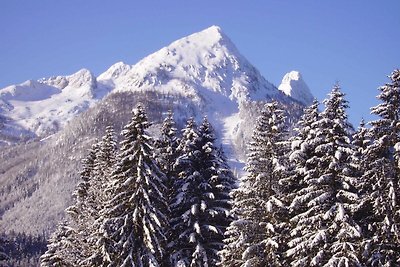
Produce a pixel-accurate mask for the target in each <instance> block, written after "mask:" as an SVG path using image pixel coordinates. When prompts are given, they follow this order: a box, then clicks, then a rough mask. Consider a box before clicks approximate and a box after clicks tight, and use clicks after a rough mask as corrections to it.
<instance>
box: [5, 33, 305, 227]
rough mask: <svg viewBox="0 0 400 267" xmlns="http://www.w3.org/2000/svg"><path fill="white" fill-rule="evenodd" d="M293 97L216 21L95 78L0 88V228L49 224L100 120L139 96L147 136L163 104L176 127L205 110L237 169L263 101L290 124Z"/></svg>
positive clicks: (83, 75)
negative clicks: (274, 102)
mask: <svg viewBox="0 0 400 267" xmlns="http://www.w3.org/2000/svg"><path fill="white" fill-rule="evenodd" d="M293 97H294V95H287V94H285V93H283V92H282V91H280V90H278V88H276V87H275V86H274V85H273V84H271V83H270V82H268V81H267V80H266V79H265V78H264V77H263V76H262V75H261V74H260V72H259V71H258V70H257V69H256V68H255V67H254V66H252V65H251V64H250V62H248V60H246V59H245V58H244V57H243V56H242V55H241V54H240V53H239V51H238V50H237V48H236V47H235V45H234V44H233V43H232V41H231V40H230V39H229V38H228V37H227V36H226V35H225V34H224V33H223V32H222V31H221V29H220V28H219V27H217V26H212V27H210V28H207V29H205V30H203V31H201V32H198V33H195V34H192V35H190V36H187V37H184V38H182V39H180V40H177V41H175V42H173V43H172V44H170V45H169V46H167V47H164V48H162V49H161V50H159V51H157V52H155V53H153V54H151V55H149V56H147V57H146V58H144V59H142V60H141V61H139V62H138V63H137V64H135V65H132V66H131V65H127V64H125V63H122V62H119V63H116V64H114V65H113V66H111V67H110V68H109V69H108V70H107V71H105V72H104V73H102V74H101V75H99V76H98V77H95V76H94V75H93V74H91V73H90V71H88V70H81V71H79V72H77V73H75V74H73V75H70V76H58V77H52V78H49V79H42V80H40V81H28V82H25V83H23V84H21V85H13V86H9V87H6V88H4V89H1V90H0V123H1V124H0V139H1V140H3V147H2V149H0V162H1V164H0V184H2V185H4V186H2V187H1V188H0V230H3V231H11V230H14V231H17V232H26V233H42V232H43V231H44V232H49V231H51V230H52V229H53V228H54V225H55V223H56V222H57V221H58V220H60V218H62V217H63V216H64V212H63V211H64V209H65V207H66V206H68V205H69V204H70V203H71V200H72V199H71V194H72V192H73V190H74V188H75V186H76V184H77V182H78V180H79V175H78V173H79V169H80V167H81V166H80V160H81V158H82V157H83V156H84V155H85V153H86V150H87V149H88V148H89V147H90V145H91V144H92V143H93V142H94V140H95V139H96V138H99V137H101V136H102V135H103V134H104V129H105V127H106V126H107V125H113V126H114V127H115V129H116V131H117V132H118V131H120V130H121V129H122V127H123V125H124V124H125V123H126V122H128V120H129V117H130V116H131V110H132V108H134V107H135V106H136V104H137V103H142V104H144V106H145V107H146V110H147V112H148V116H149V119H150V120H151V121H153V122H154V125H153V127H152V128H151V129H150V130H151V131H152V133H153V134H154V135H157V134H158V129H157V126H158V125H159V124H160V123H161V122H162V120H163V117H164V115H165V113H166V111H167V110H168V109H172V110H173V112H174V116H175V119H176V121H177V124H178V126H180V127H181V126H183V125H184V123H185V121H186V119H187V118H188V117H190V116H192V117H194V118H195V119H196V120H198V121H199V120H200V119H201V118H202V117H203V116H204V115H207V116H208V119H209V120H210V121H211V122H212V124H213V126H214V127H215V130H216V134H217V137H218V138H219V140H220V142H221V145H222V146H223V147H224V149H225V151H226V154H227V156H228V158H229V159H230V163H231V164H232V167H234V168H237V169H240V168H241V166H242V165H241V160H243V159H244V157H245V151H246V146H245V144H246V142H247V140H249V138H250V136H251V133H252V128H253V126H254V122H255V118H256V117H257V115H258V114H259V112H260V109H261V108H262V106H263V105H264V103H265V102H267V101H271V100H272V99H276V100H278V101H279V102H280V103H281V105H282V106H283V108H284V110H285V112H286V114H287V116H288V118H289V119H288V123H289V124H290V123H293V122H295V121H296V120H297V118H298V117H299V116H300V114H301V113H302V109H303V107H304V104H303V103H302V102H301V101H299V100H298V99H297V100H296V99H294V98H293ZM21 136H22V138H21Z"/></svg>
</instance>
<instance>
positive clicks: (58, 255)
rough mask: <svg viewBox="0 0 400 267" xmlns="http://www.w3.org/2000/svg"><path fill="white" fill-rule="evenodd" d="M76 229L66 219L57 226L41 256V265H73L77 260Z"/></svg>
mask: <svg viewBox="0 0 400 267" xmlns="http://www.w3.org/2000/svg"><path fill="white" fill-rule="evenodd" d="M75 236H76V233H75V230H74V229H72V228H71V227H69V226H68V223H67V222H66V221H64V222H62V223H60V224H59V225H58V226H57V229H56V231H55V232H54V233H53V234H52V235H51V237H50V239H49V244H48V245H47V251H46V253H45V254H43V255H42V256H41V257H40V266H41V267H73V266H78V264H77V262H76V258H77V256H76V253H77V251H76V240H75V238H74V237H75Z"/></svg>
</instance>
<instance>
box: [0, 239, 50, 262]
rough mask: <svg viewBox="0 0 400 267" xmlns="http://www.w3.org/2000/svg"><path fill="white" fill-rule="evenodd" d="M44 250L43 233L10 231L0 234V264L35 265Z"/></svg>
mask: <svg viewBox="0 0 400 267" xmlns="http://www.w3.org/2000/svg"><path fill="white" fill-rule="evenodd" d="M45 251H46V237H45V235H44V234H43V235H37V236H32V235H27V234H23V233H15V232H10V233H8V234H5V233H3V234H0V266H7V267H12V266H19V267H30V266H36V265H37V263H38V262H39V258H40V256H41V255H42V254H43V253H44V252H45Z"/></svg>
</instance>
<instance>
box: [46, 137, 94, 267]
mask: <svg viewBox="0 0 400 267" xmlns="http://www.w3.org/2000/svg"><path fill="white" fill-rule="evenodd" d="M97 151H98V143H95V144H94V145H93V146H92V148H91V149H90V150H89V154H88V156H87V157H86V158H84V159H83V160H82V165H83V168H82V171H81V173H80V177H81V180H82V181H81V182H80V183H79V184H78V186H77V189H76V190H75V192H74V196H75V200H76V202H75V204H74V205H72V206H70V207H68V208H67V209H66V213H67V214H68V216H69V219H68V220H66V221H64V222H63V223H62V224H60V225H59V226H58V228H57V230H56V232H55V233H54V234H53V236H52V237H51V238H50V240H49V245H48V250H47V252H46V253H45V254H44V256H43V259H42V261H41V262H42V265H43V266H48V265H49V266H56V265H52V264H53V263H52V262H53V260H57V261H59V262H61V263H60V264H62V263H63V262H65V264H69V265H70V266H78V265H82V261H83V260H85V259H86V258H87V257H88V256H89V255H90V251H91V247H90V244H89V243H88V237H89V233H90V231H89V228H90V224H91V223H93V220H92V216H91V213H92V211H91V208H90V205H89V199H90V198H91V196H90V193H89V192H90V187H91V178H92V176H93V173H94V164H95V160H96V155H97ZM61 239H62V240H61ZM46 255H47V256H46ZM46 264H48V265H46Z"/></svg>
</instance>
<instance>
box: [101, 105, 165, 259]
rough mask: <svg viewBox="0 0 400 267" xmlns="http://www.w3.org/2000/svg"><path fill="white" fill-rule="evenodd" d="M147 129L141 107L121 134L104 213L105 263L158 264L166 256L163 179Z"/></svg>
mask: <svg viewBox="0 0 400 267" xmlns="http://www.w3.org/2000/svg"><path fill="white" fill-rule="evenodd" d="M149 126H150V124H149V122H148V120H147V115H146V113H145V111H144V109H143V107H142V106H140V105H139V106H138V107H137V109H136V110H135V111H134V113H133V118H132V120H131V121H130V122H129V123H128V124H127V125H126V126H125V127H124V130H123V131H122V135H123V137H124V140H123V141H122V142H121V151H120V153H119V162H117V164H116V166H115V171H114V172H113V174H112V182H111V183H110V184H109V185H110V189H109V192H111V193H112V195H113V197H112V198H111V200H110V201H109V203H108V204H107V206H106V208H105V210H104V212H103V216H104V223H103V226H102V228H103V231H104V241H103V242H105V245H104V246H102V248H103V250H102V251H101V253H102V254H103V257H102V259H103V261H104V262H103V265H108V266H160V263H161V260H162V257H163V255H164V243H165V239H166V238H165V235H164V232H163V229H164V228H165V225H166V224H167V218H166V216H165V213H166V211H167V210H168V207H167V203H166V201H165V195H164V194H165V186H164V185H163V182H164V180H165V175H164V174H163V173H162V172H161V171H160V169H159V167H158V165H157V164H156V162H155V159H154V157H153V147H152V143H153V140H152V138H151V137H149V136H148V135H147V132H146V129H147V128H148V127H149Z"/></svg>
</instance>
